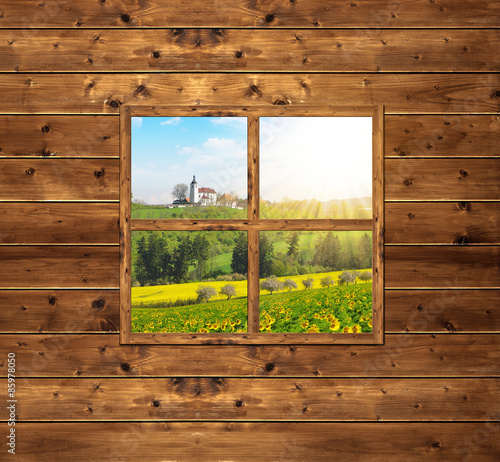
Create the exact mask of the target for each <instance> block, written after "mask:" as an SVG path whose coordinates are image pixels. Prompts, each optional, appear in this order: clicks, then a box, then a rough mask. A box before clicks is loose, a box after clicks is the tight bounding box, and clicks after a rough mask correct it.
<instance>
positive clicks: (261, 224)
mask: <svg viewBox="0 0 500 462" xmlns="http://www.w3.org/2000/svg"><path fill="white" fill-rule="evenodd" d="M249 209H250V208H249ZM250 210H251V209H250ZM131 228H132V231H141V230H158V231H159V230H170V231H195V230H197V231H248V230H249V229H255V230H258V231H282V230H288V231H291V230H294V231H321V230H324V229H328V230H335V231H371V230H372V229H373V226H372V220H371V218H368V219H359V220H356V219H352V220H351V219H337V220H336V219H315V218H311V219H309V218H307V219H294V220H279V219H275V220H273V219H262V220H259V221H255V220H222V219H221V220H188V219H182V218H178V219H175V220H173V221H172V220H170V221H163V220H160V219H158V220H156V219H142V218H136V219H133V220H132V223H131Z"/></svg>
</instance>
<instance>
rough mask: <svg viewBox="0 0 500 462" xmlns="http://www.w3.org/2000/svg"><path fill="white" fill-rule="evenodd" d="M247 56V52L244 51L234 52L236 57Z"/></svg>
mask: <svg viewBox="0 0 500 462" xmlns="http://www.w3.org/2000/svg"><path fill="white" fill-rule="evenodd" d="M244 56H245V53H244V52H243V51H237V52H236V53H235V54H234V57H235V58H236V59H240V58H243V57H244Z"/></svg>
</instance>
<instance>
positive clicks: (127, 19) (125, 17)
mask: <svg viewBox="0 0 500 462" xmlns="http://www.w3.org/2000/svg"><path fill="white" fill-rule="evenodd" d="M120 19H121V20H122V21H123V22H130V19H131V17H130V15H129V14H128V13H123V14H122V15H121V16H120Z"/></svg>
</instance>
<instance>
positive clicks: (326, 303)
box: [132, 275, 372, 333]
mask: <svg viewBox="0 0 500 462" xmlns="http://www.w3.org/2000/svg"><path fill="white" fill-rule="evenodd" d="M316 276H318V275H316ZM242 282H246V281H242ZM224 284H225V283H224ZM371 306H372V291H371V284H369V283H363V284H356V285H350V286H339V287H331V288H327V289H324V288H323V289H312V290H298V291H292V292H285V293H275V294H273V295H261V297H260V313H261V317H260V331H261V332H314V333H317V332H371V331H372V313H371ZM246 331H247V304H246V299H245V298H237V299H231V300H226V301H215V302H209V303H203V304H198V305H193V306H187V307H178V308H134V309H133V310H132V332H191V333H194V332H196V333H204V332H246Z"/></svg>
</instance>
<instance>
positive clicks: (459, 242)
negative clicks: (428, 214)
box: [453, 236, 469, 245]
mask: <svg viewBox="0 0 500 462" xmlns="http://www.w3.org/2000/svg"><path fill="white" fill-rule="evenodd" d="M453 244H457V245H467V244H469V238H468V237H467V236H458V237H456V238H455V239H454V240H453Z"/></svg>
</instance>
